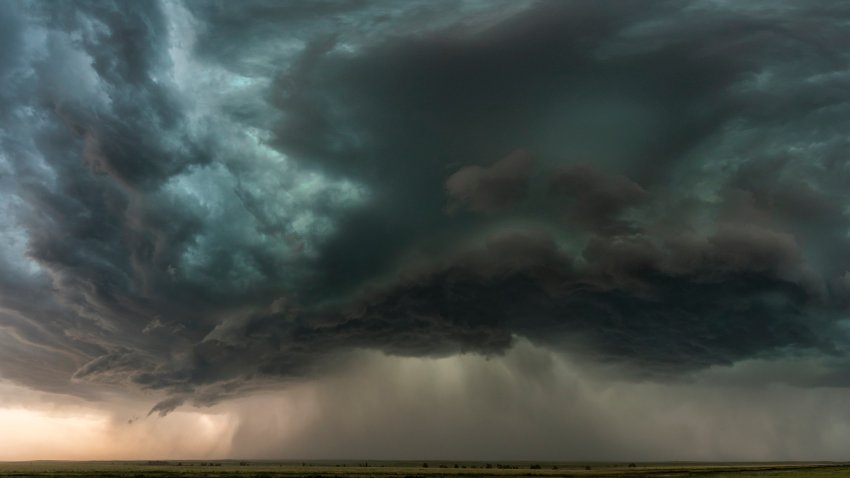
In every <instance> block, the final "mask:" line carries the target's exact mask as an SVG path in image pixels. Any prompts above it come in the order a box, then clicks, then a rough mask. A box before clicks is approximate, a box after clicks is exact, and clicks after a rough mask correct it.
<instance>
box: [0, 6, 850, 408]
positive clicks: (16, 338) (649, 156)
mask: <svg viewBox="0 0 850 478" xmlns="http://www.w3.org/2000/svg"><path fill="white" fill-rule="evenodd" d="M449 4H451V5H453V6H456V7H457V10H452V9H449V8H440V7H439V5H438V6H436V7H435V6H434V4H433V3H432V2H423V3H418V2H411V3H409V4H401V3H397V2H389V3H381V2H362V1H351V2H316V3H310V4H298V5H294V4H288V3H265V2H247V3H246V2H240V3H232V2H190V3H188V4H186V5H182V4H180V3H178V2H162V3H155V2H141V3H133V4H115V3H110V2H83V3H75V4H73V5H72V4H61V5H53V4H43V3H39V2H18V3H11V4H5V5H3V6H2V7H0V26H3V25H7V24H8V25H10V26H11V27H10V28H8V29H3V28H0V31H2V32H3V33H2V34H0V35H2V36H3V38H2V39H3V40H4V41H5V43H6V44H8V45H9V48H5V49H4V51H3V53H2V54H0V78H2V81H3V85H4V86H5V87H4V88H3V90H2V92H0V102H4V104H5V103H8V104H9V105H10V107H9V108H3V109H2V111H0V122H2V123H0V127H2V133H0V146H2V149H1V150H0V153H2V155H0V187H2V188H3V193H4V196H5V197H7V198H8V201H5V202H4V203H3V204H0V221H2V222H0V226H2V229H0V236H2V238H3V239H4V241H5V243H7V244H8V246H6V247H4V248H3V249H2V250H0V252H2V255H0V284H2V285H3V288H2V293H1V294H0V304H1V305H0V307H2V308H0V320H2V322H0V325H2V329H0V330H2V335H0V341H2V343H3V347H0V351H1V352H0V355H3V357H2V358H3V359H4V360H2V361H0V364H2V365H0V373H2V374H3V376H4V377H8V378H11V379H13V380H16V381H18V382H21V383H25V384H26V385H28V386H32V387H35V388H42V389H50V390H61V391H65V392H67V393H76V394H84V393H86V392H85V390H87V386H88V387H96V386H103V387H107V386H108V387H116V386H130V387H139V388H149V389H158V390H163V391H165V392H166V393H168V394H170V395H171V396H170V398H168V399H166V401H164V402H161V403H160V404H159V405H157V406H156V407H155V408H154V409H153V410H152V412H156V413H160V414H165V413H168V412H169V411H171V410H173V409H174V408H175V407H177V406H179V405H180V404H182V403H195V404H199V405H206V404H211V403H215V402H216V401H218V400H222V399H224V398H227V397H232V396H235V395H238V394H239V393H242V392H244V391H246V390H252V389H256V388H262V387H266V386H271V385H273V384H274V383H278V382H279V381H286V380H292V379H303V378H311V377H314V376H316V375H319V374H322V373H324V372H325V371H327V370H329V369H331V368H333V367H334V366H335V364H336V361H337V360H339V357H341V356H342V354H344V353H346V352H348V351H350V350H353V349H361V348H366V349H374V350H378V351H382V352H385V353H389V354H395V355H402V356H427V357H436V356H445V355H451V354H458V353H467V352H469V353H479V354H485V355H495V354H501V353H503V352H505V351H506V350H507V349H508V348H510V347H511V346H512V344H513V343H514V342H515V341H516V339H517V337H523V338H526V339H528V340H531V341H532V342H533V343H535V344H538V345H541V346H546V347H551V348H557V349H565V350H571V351H578V352H579V353H580V354H581V355H582V356H585V357H592V358H595V359H597V360H602V361H605V362H610V363H614V364H617V365H618V366H621V367H626V368H629V369H630V370H633V371H634V373H638V374H643V375H646V376H653V377H674V376H679V375H681V374H683V373H687V372H692V371H696V370H700V369H702V368H705V367H708V366H712V365H729V364H734V363H736V362H739V361H742V360H747V359H753V358H764V359H773V358H779V357H784V356H785V355H789V354H790V355H794V354H799V355H807V356H814V357H831V358H832V359H834V360H836V362H835V363H840V362H841V360H842V359H843V358H844V357H845V354H846V348H847V346H846V344H847V337H846V336H845V334H844V333H843V332H842V330H843V328H842V327H843V325H842V324H843V320H844V317H843V314H844V310H845V308H846V304H847V303H848V297H850V293H848V290H850V287H847V285H846V284H847V280H846V277H847V274H848V270H850V255H848V254H847V252H846V251H847V250H850V249H848V247H847V246H848V245H850V244H847V231H848V227H850V223H848V219H847V214H846V210H847V204H848V202H850V198H848V197H847V192H846V187H845V185H846V184H848V181H850V177H848V172H847V168H845V167H844V162H845V160H844V157H845V156H846V150H847V146H848V145H847V141H848V140H847V139H845V135H844V134H843V131H844V130H845V129H846V127H847V126H848V125H850V110H848V96H850V95H848V91H850V90H848V88H850V76H848V75H847V73H846V66H847V62H846V58H845V53H844V52H845V51H846V48H844V47H845V46H846V45H847V43H848V42H849V41H848V40H850V39H848V38H847V36H846V34H844V33H842V31H843V30H842V26H841V25H842V24H841V22H842V21H843V19H846V17H847V16H848V15H850V12H848V11H846V10H844V9H842V6H841V5H840V4H839V3H838V2H818V3H817V4H811V5H802V4H799V3H786V2H781V3H764V4H763V5H762V4H759V5H761V6H760V7H758V8H755V7H753V5H755V4H748V5H732V4H715V3H712V2H700V1H694V2H664V1H651V2H646V1H635V2H632V1H618V2H614V1H611V2H590V1H571V2H539V3H531V4H528V5H519V4H516V3H513V2H508V3H490V2H482V3H478V2H461V3H457V4H455V3H452V2H449V3H446V4H445V5H443V6H444V7H445V6H448V5H449ZM455 12H457V13H455ZM812 25H818V26H817V28H812ZM36 364H37V365H36ZM50 364H55V366H51V365H50ZM837 367H838V366H837Z"/></svg>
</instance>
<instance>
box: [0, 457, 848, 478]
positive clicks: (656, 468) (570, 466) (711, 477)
mask: <svg viewBox="0 0 850 478" xmlns="http://www.w3.org/2000/svg"><path fill="white" fill-rule="evenodd" d="M426 463H427V466H424V465H425V464H426ZM426 463H419V462H417V463H401V462H369V463H364V462H359V463H356V462H330V461H323V462H320V463H304V464H302V463H292V462H285V463H279V462H271V461H249V462H240V461H169V462H144V461H133V462H55V461H37V462H7V463H0V477H8V476H17V477H30V476H32V477H63V476H70V477H79V478H83V477H98V478H106V477H114V478H124V477H134V478H135V477H138V478H145V477H169V476H182V475H186V476H191V477H199V478H200V477H216V478H225V477H240V478H248V477H291V478H296V477H304V478H368V477H377V478H380V477H387V478H439V477H442V476H445V477H457V478H463V477H472V478H486V477H487V476H498V477H506V476H517V477H519V476H542V477H547V478H549V477H552V478H554V477H575V478H582V477H587V478H592V477H611V478H615V477H634V478H638V477H647V478H651V477H670V478H677V477H685V476H696V477H705V478H723V477H734V478H755V477H760V478H767V477H775V478H796V477H814V478H831V477H836V478H837V477H848V478H850V463H840V464H839V463H757V464H741V463H735V464H699V463H688V464H683V463H675V464H669V463H666V464H650V463H636V464H629V463H617V464H611V463H590V464H584V463H582V464H577V463H544V462H540V463H534V462H522V463H516V462H504V463H497V462H493V463H489V464H487V463H470V462H466V463H462V462H457V463H455V462H440V461H432V462H426ZM488 465H489V467H488Z"/></svg>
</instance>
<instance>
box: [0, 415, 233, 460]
mask: <svg viewBox="0 0 850 478" xmlns="http://www.w3.org/2000/svg"><path fill="white" fill-rule="evenodd" d="M233 430H234V420H233V419H232V418H231V417H230V416H228V415H226V414H222V415H215V414H205V413H197V412H175V413H173V414H171V415H169V416H168V417H164V418H160V417H151V418H148V419H142V420H137V421H134V422H132V423H127V422H126V421H123V422H122V421H118V420H115V419H114V418H113V417H111V416H110V415H109V414H108V413H104V412H98V411H96V410H85V411H75V412H74V413H73V414H70V413H63V414H57V413H55V412H50V411H44V410H36V409H27V408H22V407H13V408H0V460H9V461H19V460H20V461H22V460H40V459H46V458H47V459H66V460H108V459H148V458H185V459H190V458H208V457H218V456H222V455H225V454H226V453H227V452H228V450H229V448H230V438H231V437H232V435H233Z"/></svg>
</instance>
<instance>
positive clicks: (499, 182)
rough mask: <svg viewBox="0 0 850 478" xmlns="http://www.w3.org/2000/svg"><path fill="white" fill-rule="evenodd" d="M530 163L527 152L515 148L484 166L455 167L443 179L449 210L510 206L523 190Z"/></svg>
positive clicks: (531, 161) (530, 167) (493, 210)
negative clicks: (456, 169) (457, 168)
mask: <svg viewBox="0 0 850 478" xmlns="http://www.w3.org/2000/svg"><path fill="white" fill-rule="evenodd" d="M533 165H534V159H533V158H532V156H531V155H530V154H529V153H528V152H526V151H523V150H516V151H514V152H513V153H511V154H509V155H508V156H506V157H504V158H502V159H500V160H498V161H496V162H495V163H493V164H491V165H490V166H487V167H486V168H482V167H481V166H465V167H463V168H461V169H459V170H458V171H457V172H456V173H454V174H452V175H451V176H449V178H448V179H446V193H447V194H448V196H449V198H451V201H452V203H451V204H450V206H449V208H450V210H454V209H460V208H463V209H469V210H471V211H476V212H483V213H490V212H496V211H499V210H502V209H506V208H509V207H511V206H513V205H514V204H515V203H517V202H518V201H521V200H522V199H523V198H524V196H525V195H526V193H527V190H528V181H529V179H530V176H531V169H532V167H533Z"/></svg>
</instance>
